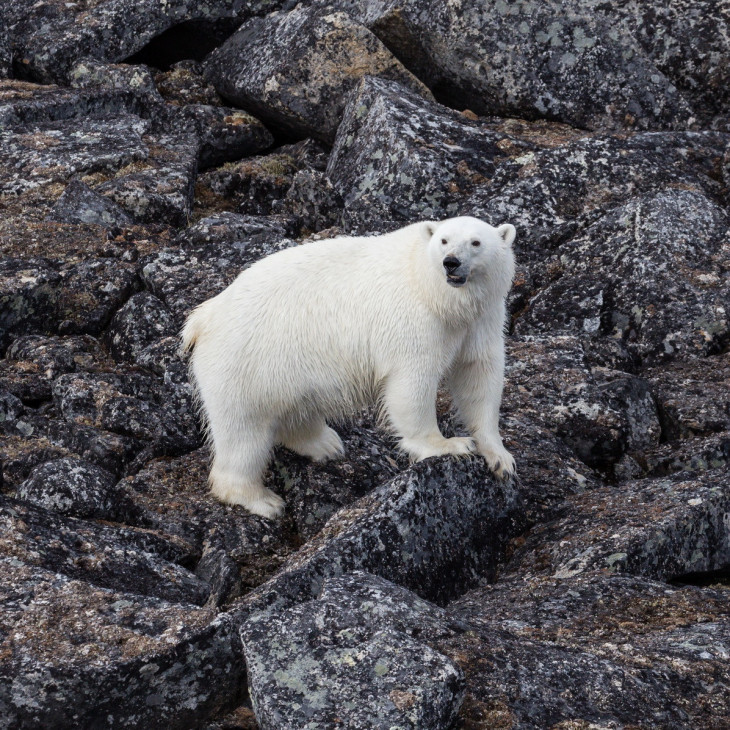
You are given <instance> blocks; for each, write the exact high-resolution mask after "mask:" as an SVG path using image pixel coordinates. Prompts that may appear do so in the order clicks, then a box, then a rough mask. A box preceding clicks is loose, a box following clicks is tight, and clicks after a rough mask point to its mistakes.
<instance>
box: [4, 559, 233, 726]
mask: <svg viewBox="0 0 730 730" xmlns="http://www.w3.org/2000/svg"><path fill="white" fill-rule="evenodd" d="M0 574H2V576H3V584H2V589H1V590H2V604H3V611H2V615H1V617H0V629H1V633H2V636H3V637H4V638H3V650H4V651H3V654H2V659H1V660H0V662H1V666H2V668H1V669H0V672H2V675H3V676H4V677H6V678H7V679H6V681H5V682H3V683H2V688H1V689H0V712H1V713H2V716H3V718H4V720H5V722H6V723H7V727H9V728H14V729H15V728H22V727H43V726H46V727H50V726H53V727H58V728H66V727H69V728H70V727H79V726H90V725H97V726H101V725H104V726H107V727H123V728H135V727H140V726H141V725H146V726H149V727H153V726H158V725H164V726H165V727H169V728H179V729H182V728H189V727H195V726H198V727H199V726H200V725H201V724H202V723H203V722H205V720H207V719H208V718H210V717H211V716H212V715H213V714H215V713H216V712H217V711H220V710H223V711H225V710H227V709H229V708H231V707H233V706H235V705H236V704H237V701H238V699H239V697H240V693H241V687H242V683H243V675H244V666H243V661H242V656H241V645H240V639H239V638H238V631H237V628H236V627H235V625H234V624H233V623H232V622H231V621H230V619H229V618H228V617H227V616H220V617H216V616H215V612H214V610H213V609H211V608H197V607H196V606H190V605H185V604H178V605H175V604H170V603H167V602H165V601H162V600H160V599H157V598H152V597H148V596H139V595H135V594H129V593H117V592H114V591H110V590H106V589H102V588H98V587H96V586H93V585H91V584H89V583H85V582H83V581H79V580H72V579H69V578H67V577H66V576H63V575H60V574H58V573H52V572H50V571H47V570H43V569H40V568H36V567H29V566H27V565H24V564H23V563H21V562H19V561H18V560H14V559H11V558H3V559H2V561H1V562H0Z"/></svg>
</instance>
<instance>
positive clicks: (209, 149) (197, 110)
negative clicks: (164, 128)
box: [181, 104, 274, 169]
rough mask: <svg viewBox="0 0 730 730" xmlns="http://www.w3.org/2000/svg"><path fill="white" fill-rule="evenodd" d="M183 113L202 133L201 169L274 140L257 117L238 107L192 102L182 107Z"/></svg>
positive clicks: (245, 155) (254, 150)
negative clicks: (229, 107)
mask: <svg viewBox="0 0 730 730" xmlns="http://www.w3.org/2000/svg"><path fill="white" fill-rule="evenodd" d="M181 115H182V117H183V118H184V119H186V120H188V121H190V122H192V124H193V125H194V126H195V128H196V130H197V132H198V135H199V137H200V140H201V145H200V156H199V163H200V167H201V168H202V169H205V168H207V167H213V166H215V165H221V164H223V163H224V162H228V161H230V160H238V159H240V158H242V157H248V156H250V155H254V154H256V153H257V152H261V151H262V150H265V149H266V148H267V147H271V145H272V144H273V143H274V137H273V135H272V134H271V132H269V131H268V129H266V127H264V125H263V124H261V122H260V121H259V120H258V119H256V118H255V117H252V116H251V115H250V114H246V113H245V112H242V111H238V110H236V109H228V108H226V107H220V106H204V105H202V104H191V105H188V106H185V107H183V109H182V110H181Z"/></svg>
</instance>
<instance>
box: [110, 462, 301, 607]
mask: <svg viewBox="0 0 730 730" xmlns="http://www.w3.org/2000/svg"><path fill="white" fill-rule="evenodd" d="M208 467H209V458H208V454H207V451H205V450H203V451H197V452H194V453H192V454H189V455H186V456H183V457H179V458H177V459H173V460H158V461H154V462H151V463H150V464H148V465H147V466H146V467H145V468H144V469H142V470H141V471H139V472H138V473H137V474H136V475H135V476H133V477H129V478H128V479H126V480H125V481H124V482H123V486H124V490H125V493H126V494H128V495H129V497H130V499H131V500H132V502H133V504H134V507H135V510H136V511H135V516H134V524H137V525H139V526H140V527H145V528H149V529H154V530H159V531H161V532H163V533H164V534H167V535H175V536H177V537H179V538H181V539H183V540H185V541H186V542H187V543H189V544H191V545H193V546H194V547H195V549H196V550H199V551H200V552H201V559H200V561H199V562H198V564H197V566H196V568H195V572H196V574H197V575H198V576H200V577H201V578H203V579H204V580H205V581H206V582H208V583H209V584H210V585H211V591H212V594H213V597H214V598H215V600H216V602H217V603H225V602H227V601H229V600H232V599H233V598H237V597H238V596H240V595H241V593H242V591H246V590H250V589H252V588H254V587H256V586H258V585H259V584H261V583H263V582H264V581H265V580H266V579H267V578H268V577H269V576H270V575H271V573H273V572H274V571H275V570H276V569H278V568H279V567H280V566H281V564H282V562H283V561H284V560H285V559H286V557H287V556H288V555H289V553H290V552H291V551H292V550H293V549H294V546H295V540H294V539H293V536H291V535H290V534H289V527H288V526H287V525H286V524H282V523H280V522H272V521H271V520H265V519H263V518H261V517H257V516H256V515H251V514H249V513H248V512H246V511H245V510H244V509H242V508H241V507H234V506H231V505H224V504H221V503H220V502H218V501H217V500H216V499H215V498H214V497H213V495H212V494H211V493H210V489H209V487H208V482H207V476H208Z"/></svg>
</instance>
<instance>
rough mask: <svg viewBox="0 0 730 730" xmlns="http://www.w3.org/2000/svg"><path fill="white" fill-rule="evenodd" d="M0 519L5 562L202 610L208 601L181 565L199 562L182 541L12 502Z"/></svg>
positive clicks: (4, 502)
mask: <svg viewBox="0 0 730 730" xmlns="http://www.w3.org/2000/svg"><path fill="white" fill-rule="evenodd" d="M0 513H1V514H2V518H3V519H2V523H1V529H2V538H1V539H2V554H3V555H4V556H8V557H13V558H15V559H16V560H18V561H21V562H23V563H25V564H27V565H35V566H38V567H41V568H44V569H46V570H52V571H54V572H57V573H63V574H64V575H67V576H68V577H70V578H78V579H81V580H85V581H88V582H89V583H93V584H94V585H97V586H100V587H103V588H111V589H113V590H119V591H124V592H130V593H139V594H141V595H148V596H156V597H158V598H163V599H165V600H168V601H173V602H176V603H193V604H196V605H202V604H203V603H205V601H206V600H207V598H208V595H209V592H210V591H209V588H208V586H207V585H206V584H205V583H204V582H203V581H202V580H200V579H199V578H197V577H196V576H195V575H193V573H191V572H190V571H189V570H187V569H186V568H184V567H182V565H179V564H178V562H177V561H180V562H188V563H189V561H190V560H191V558H193V557H194V556H193V555H192V554H191V552H190V546H189V545H187V544H186V543H185V542H183V541H182V540H179V539H176V538H169V537H163V536H161V535H159V534H157V533H154V532H150V531H144V530H135V529H134V528H131V527H111V526H106V525H100V524H97V523H94V522H87V521H85V520H77V519H74V518H72V517H67V516H64V515H58V514H54V513H53V512H49V511H47V510H44V509H39V508H38V507H34V506H31V505H30V504H27V503H24V502H21V501H18V500H13V499H8V498H6V497H3V498H0ZM173 561H175V562H173Z"/></svg>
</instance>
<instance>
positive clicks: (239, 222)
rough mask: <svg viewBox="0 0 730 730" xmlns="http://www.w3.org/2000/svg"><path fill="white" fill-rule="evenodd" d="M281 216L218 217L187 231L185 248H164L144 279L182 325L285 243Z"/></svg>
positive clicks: (146, 265) (287, 243) (182, 242)
mask: <svg viewBox="0 0 730 730" xmlns="http://www.w3.org/2000/svg"><path fill="white" fill-rule="evenodd" d="M282 234H283V229H282V227H281V223H280V222H279V221H278V220H277V219H266V218H264V219H252V218H246V217H238V216H225V215H223V216H216V217H214V218H212V219H205V220H203V221H200V222H198V223H197V224H196V225H195V226H193V227H192V228H190V229H189V230H188V231H185V232H184V233H183V234H182V235H181V237H180V238H179V239H178V241H179V242H180V246H179V248H168V249H164V250H163V251H161V252H160V253H158V254H156V255H154V256H152V257H150V259H148V260H147V261H146V262H144V267H143V269H142V278H143V279H144V282H145V284H146V285H147V287H148V288H149V289H150V290H151V291H152V293H153V294H155V296H157V297H159V298H160V299H161V300H162V301H163V302H164V303H165V304H166V305H167V307H168V308H169V310H170V311H171V312H172V315H173V319H174V322H175V324H176V325H177V326H182V324H183V321H184V320H185V317H186V316H187V315H188V314H189V312H190V310H191V309H192V308H193V307H195V306H197V305H198V304H200V303H202V302H204V301H205V300H206V299H209V298H210V297H212V296H214V295H216V294H218V293H220V292H221V291H222V290H223V289H225V288H226V287H227V286H228V285H229V284H230V283H231V282H232V281H233V280H234V279H235V278H236V276H238V274H239V273H241V271H242V270H243V269H244V268H246V267H247V266H250V265H251V264H252V263H253V262H254V261H256V260H258V259H260V258H261V257H263V256H266V255H268V254H270V253H274V252H275V251H279V250H281V249H282V248H287V247H288V246H291V245H293V242H292V241H290V240H288V239H286V238H284V237H283V235H282Z"/></svg>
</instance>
